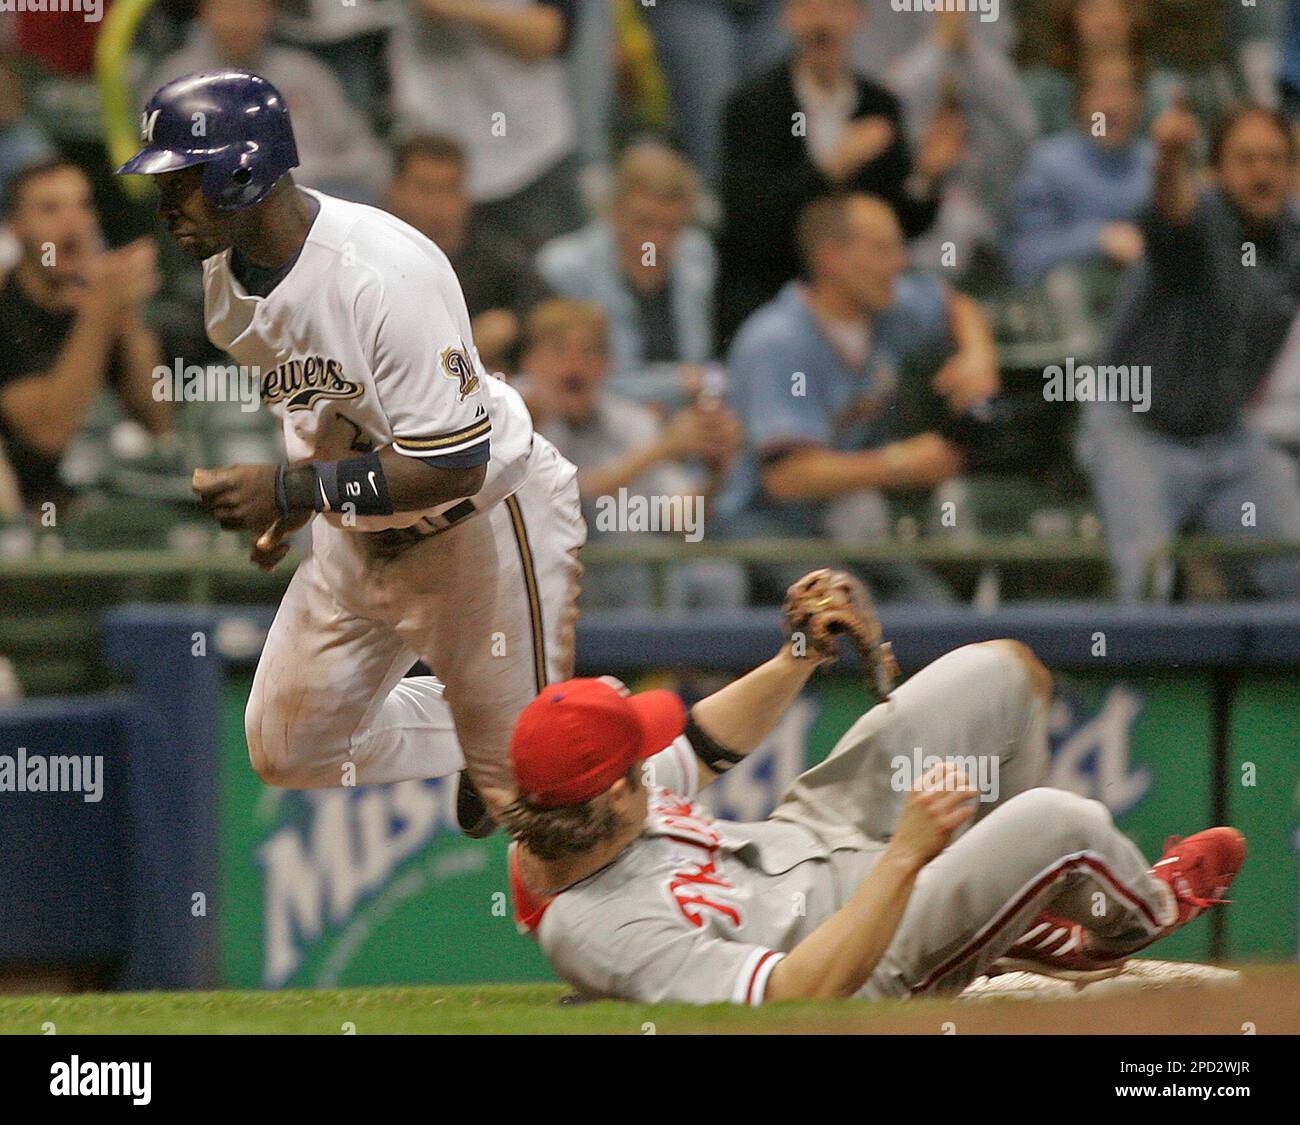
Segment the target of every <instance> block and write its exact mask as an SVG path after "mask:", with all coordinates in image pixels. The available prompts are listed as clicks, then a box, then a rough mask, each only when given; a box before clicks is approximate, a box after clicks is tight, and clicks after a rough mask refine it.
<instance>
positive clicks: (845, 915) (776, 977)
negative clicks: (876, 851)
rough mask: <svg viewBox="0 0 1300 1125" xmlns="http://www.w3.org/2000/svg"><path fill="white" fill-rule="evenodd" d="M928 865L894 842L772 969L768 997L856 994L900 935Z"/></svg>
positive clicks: (788, 997)
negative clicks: (839, 903)
mask: <svg viewBox="0 0 1300 1125" xmlns="http://www.w3.org/2000/svg"><path fill="white" fill-rule="evenodd" d="M922 866H923V865H922V864H921V863H920V862H918V861H917V860H916V859H915V858H913V857H911V856H909V855H907V854H906V853H904V852H903V851H902V850H900V849H895V848H894V847H893V845H891V846H890V847H888V848H886V849H885V852H884V854H883V855H882V856H881V857H880V859H879V860H878V861H877V863H876V865H875V867H873V868H872V869H871V873H870V874H869V875H868V876H867V877H866V878H865V879H864V880H863V881H862V882H861V883H860V884H859V886H858V889H857V890H856V891H854V892H853V896H852V897H851V898H850V899H849V901H848V902H846V903H845V904H844V905H843V906H842V907H840V909H839V910H837V911H836V912H835V913H834V914H832V915H831V916H830V917H829V918H827V919H826V921H825V922H823V923H822V924H821V925H820V926H818V927H817V928H816V929H815V930H813V932H812V933H811V934H809V935H808V936H807V937H806V938H804V939H803V941H801V942H800V943H799V944H798V945H796V946H795V947H794V949H792V950H791V951H790V952H789V953H788V954H787V955H786V956H785V957H783V958H782V959H781V961H780V963H779V964H778V965H777V966H776V968H775V969H773V970H772V975H771V977H770V978H769V979H768V982H767V993H766V997H765V999H767V1000H824V999H834V998H844V997H849V996H852V995H854V994H855V993H856V992H857V991H858V990H859V989H860V988H861V987H862V986H863V985H864V984H866V983H867V981H868V980H869V979H870V977H871V974H872V973H873V972H875V969H876V966H877V965H878V964H879V963H880V959H881V958H882V957H883V956H884V955H885V950H887V949H888V948H889V943H890V942H891V941H893V940H894V933H895V931H896V930H897V929H898V924H899V922H900V921H902V918H903V911H904V910H905V909H906V907H907V902H908V899H909V898H910V897H911V894H912V888H913V887H914V886H915V885H916V876H917V875H918V873H919V872H920V870H921V867H922Z"/></svg>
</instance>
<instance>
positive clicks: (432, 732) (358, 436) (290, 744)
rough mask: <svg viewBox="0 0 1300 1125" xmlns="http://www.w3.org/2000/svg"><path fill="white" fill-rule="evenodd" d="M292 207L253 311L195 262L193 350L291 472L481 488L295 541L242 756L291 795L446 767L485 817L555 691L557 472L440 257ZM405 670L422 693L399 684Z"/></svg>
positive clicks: (564, 597)
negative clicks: (251, 393) (457, 482)
mask: <svg viewBox="0 0 1300 1125" xmlns="http://www.w3.org/2000/svg"><path fill="white" fill-rule="evenodd" d="M303 190H306V189H303ZM308 194H309V195H310V196H311V197H312V199H314V200H315V201H316V202H317V203H318V204H319V210H318V212H317V214H316V216H315V219H314V220H313V222H312V225H311V228H310V230H309V231H308V233H307V237H306V241H305V243H304V245H303V247H302V250H301V253H300V254H299V256H298V258H297V259H296V260H295V261H294V262H293V264H292V265H291V266H290V268H289V269H288V272H287V273H285V275H284V276H283V277H281V278H280V279H279V280H278V282H277V283H276V284H275V285H274V286H273V287H272V288H271V290H270V292H269V293H268V295H267V296H265V297H262V296H257V295H252V294H250V293H248V292H247V290H246V289H245V288H244V286H243V285H241V284H240V283H239V281H238V280H236V278H235V277H234V276H233V274H232V272H231V268H230V252H229V251H227V252H225V253H222V254H218V255H215V256H214V257H212V258H209V259H208V260H207V261H206V262H205V263H204V290H205V298H206V316H207V326H208V335H209V336H210V337H211V339H212V341H213V343H215V344H216V345H217V346H219V347H221V348H223V349H225V350H226V351H227V352H229V353H230V354H231V355H232V356H234V357H235V359H236V360H237V362H238V363H240V364H241V365H246V366H248V367H255V368H256V369H257V370H258V372H259V374H260V379H261V392H262V400H263V402H265V403H266V404H267V405H268V406H269V407H270V409H271V410H273V411H274V412H275V413H276V414H277V416H278V417H279V418H280V419H281V420H282V422H283V427H284V438H285V445H286V451H287V453H288V456H289V458H290V459H291V460H294V461H298V460H304V459H313V460H336V459H346V458H349V457H354V456H356V455H357V454H359V453H363V452H366V451H370V450H375V449H380V448H384V447H389V446H391V448H392V449H394V450H396V451H397V452H398V453H401V454H403V455H405V456H407V457H418V458H421V459H422V460H424V461H427V462H429V463H431V464H434V465H443V466H446V467H450V468H459V467H465V466H471V465H480V464H486V466H487V475H486V479H485V481H484V484H483V486H482V488H481V489H480V490H479V491H478V492H477V493H475V495H474V496H473V497H471V498H466V499H460V500H453V501H450V502H448V503H446V504H442V505H438V506H436V507H434V508H429V509H426V510H422V511H406V512H399V513H397V514H395V515H393V516H386V517H376V516H372V517H364V518H361V517H358V518H356V519H355V520H346V519H345V513H338V512H327V513H324V518H318V519H316V520H314V521H313V525H312V550H311V552H310V553H309V554H308V556H307V557H306V559H305V560H304V561H303V563H302V565H300V566H299V568H298V570H297V571H296V572H295V574H294V576H293V580H292V581H291V582H290V583H289V588H288V590H287V591H286V592H285V596H284V600H283V601H282V602H281V603H280V609H279V612H278V613H277V614H276V618H275V622H274V624H273V625H272V626H271V631H270V633H269V634H268V636H267V639H266V644H265V646H264V647H263V650H262V657H261V660H260V661H259V662H258V666H257V674H256V676H255V677H254V680H253V688H252V692H251V693H250V696H249V701H248V708H247V712H246V715H245V731H246V734H247V738H248V749H249V757H250V759H251V761H252V764H253V767H254V768H255V769H256V770H257V772H258V774H259V775H260V776H261V777H262V778H263V780H265V781H267V782H268V783H270V784H273V785H281V786H286V787H292V788H311V787H322V786H336V785H351V784H356V785H378V784H390V783H393V782H398V781H407V780H412V779H415V778H426V777H439V776H442V775H444V774H447V773H451V772H454V771H456V770H459V769H460V768H462V766H463V767H466V768H468V769H469V771H470V773H471V775H472V776H473V778H474V782H475V784H476V785H477V786H478V789H479V791H480V792H481V793H482V794H483V795H484V797H485V799H487V800H489V801H491V802H494V803H495V804H502V803H505V802H508V801H509V799H510V791H511V784H512V783H511V779H510V767H509V763H508V761H507V750H508V747H509V743H510V731H511V727H512V725H513V723H514V718H515V716H516V715H517V714H518V713H519V712H520V711H521V710H522V709H523V707H524V706H525V705H526V704H527V703H528V702H529V701H530V700H531V699H532V698H533V696H534V695H536V693H537V692H538V691H539V690H540V689H541V687H542V685H543V684H545V683H547V682H548V681H549V680H555V679H565V678H567V677H568V676H570V675H572V668H573V622H574V618H575V617H576V610H575V608H574V599H575V598H576V596H577V590H578V574H579V572H580V570H581V566H580V564H579V563H578V557H577V556H578V551H579V549H580V548H581V546H582V543H583V542H584V540H585V538H586V529H585V527H584V525H583V521H582V514H581V507H580V504H579V498H578V487H577V482H576V470H575V469H574V467H573V466H572V465H570V464H569V463H568V462H567V461H565V460H564V459H563V458H562V457H561V456H560V455H559V454H558V453H557V452H556V451H555V449H554V447H553V446H551V444H550V443H549V442H547V441H546V440H545V439H543V438H541V437H540V436H535V435H534V434H533V427H532V420H531V418H530V417H529V415H528V411H527V409H526V408H525V406H524V403H523V399H522V398H520V396H519V394H518V393H517V392H516V391H515V390H513V389H512V388H511V387H509V386H507V385H506V384H505V382H504V381H503V380H500V379H496V378H493V377H491V376H489V375H488V374H487V373H486V372H485V371H484V369H483V366H482V363H481V362H480V361H479V358H478V354H477V352H476V350H475V348H474V342H473V335H472V332H471V328H470V319H469V314H468V312H467V311H466V308H465V300H464V297H463V296H462V295H461V290H460V285H459V283H458V281H457V279H456V275H455V273H454V272H453V270H452V268H451V266H450V264H449V263H448V262H447V258H446V255H444V254H443V252H442V251H441V250H439V249H438V247H437V246H435V245H434V244H433V243H432V242H430V241H429V240H428V239H427V238H425V237H424V236H423V235H421V234H420V233H419V232H418V231H416V230H414V229H413V228H411V227H409V226H407V225H406V224H405V223H403V222H401V221H400V220H399V219H396V218H394V217H393V216H391V215H388V214H385V213H384V212H383V211H379V210H376V209H375V208H373V207H365V206H362V205H360V204H357V203H348V202H345V201H344V200H341V199H333V198H331V197H329V196H327V195H322V194H321V193H320V192H315V191H310V192H308ZM452 508H458V509H461V510H460V511H457V512H455V513H452V512H450V511H449V509H452ZM444 513H446V517H445V518H441V519H440V518H439V516H441V515H443V514H444ZM471 517H472V518H471ZM416 524H419V525H420V528H419V529H420V530H422V531H427V532H429V534H427V535H425V536H423V537H412V539H411V541H410V542H408V543H407V544H406V545H405V546H402V547H401V548H400V550H398V552H397V553H396V555H395V556H394V557H389V556H387V555H380V554H376V553H375V552H374V547H375V541H374V540H371V539H368V538H367V537H366V536H364V535H360V534H357V532H369V531H380V530H383V529H386V528H393V527H407V526H412V525H416ZM349 525H351V526H349ZM417 659H421V660H423V661H424V662H425V663H426V664H427V665H428V666H429V667H430V669H431V670H432V671H433V676H408V675H407V672H408V671H409V670H410V668H411V666H412V664H414V663H415V661H416V660H417Z"/></svg>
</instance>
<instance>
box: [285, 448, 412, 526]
mask: <svg viewBox="0 0 1300 1125" xmlns="http://www.w3.org/2000/svg"><path fill="white" fill-rule="evenodd" d="M275 502H276V504H277V505H278V506H279V508H280V511H282V512H283V513H284V514H285V515H289V514H291V513H293V512H339V511H350V512H351V514H352V515H355V516H391V515H392V514H393V504H392V501H391V500H390V499H389V496H388V478H387V477H385V476H384V466H383V463H382V462H381V461H380V460H379V454H378V453H366V454H364V455H363V456H361V457H349V458H348V459H347V460H346V461H311V462H309V463H307V464H304V465H281V466H280V468H279V471H278V472H277V473H276V474H275Z"/></svg>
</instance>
